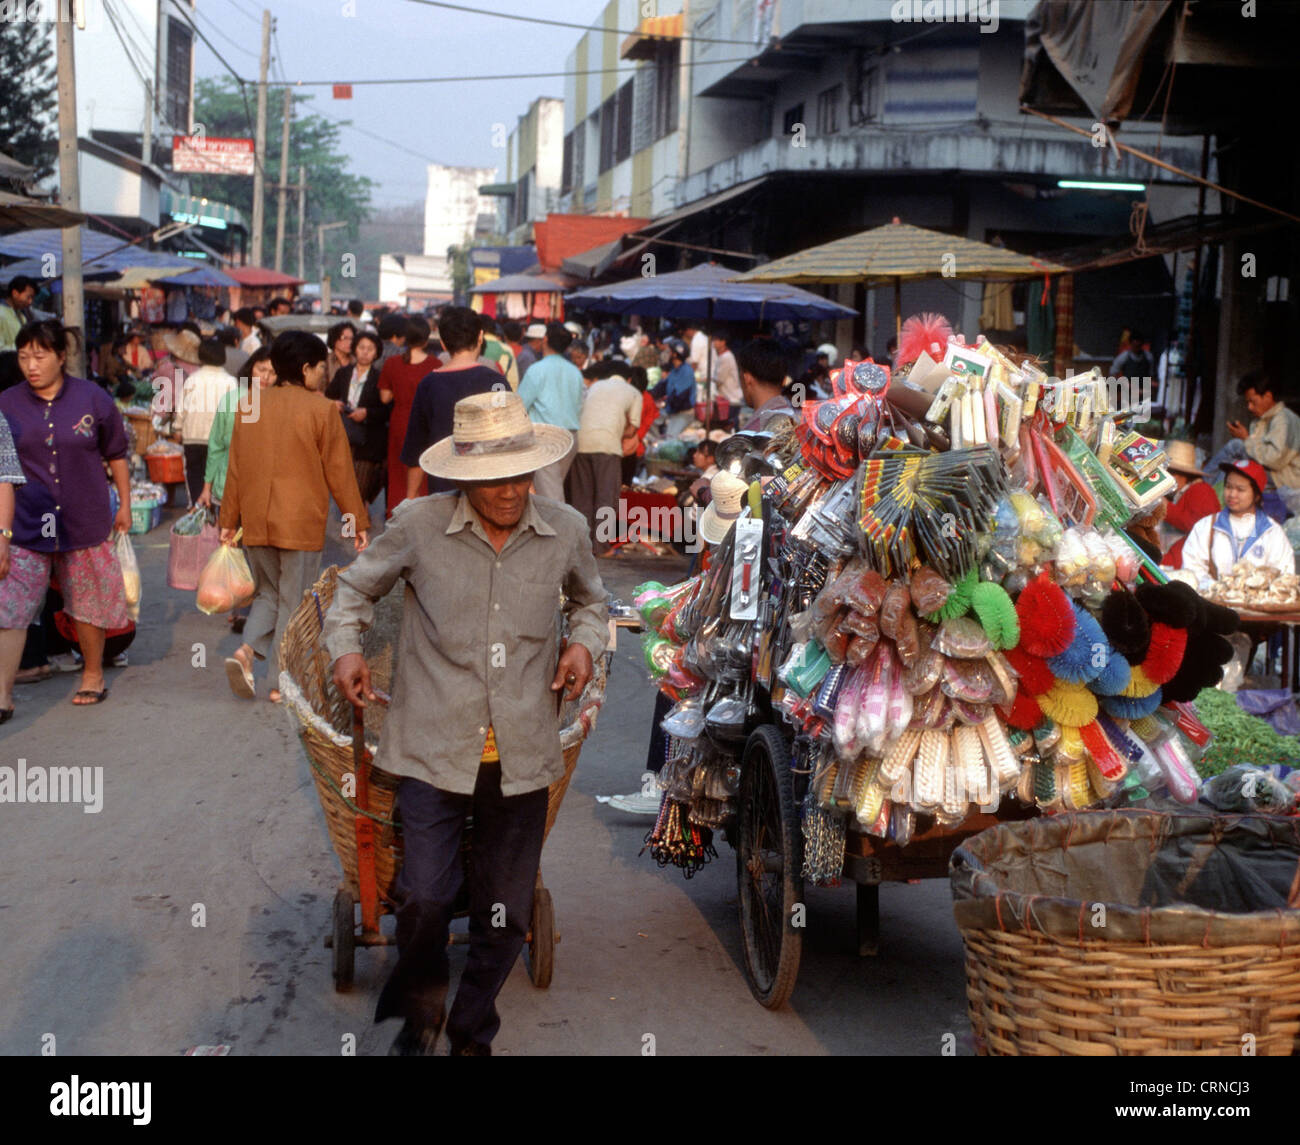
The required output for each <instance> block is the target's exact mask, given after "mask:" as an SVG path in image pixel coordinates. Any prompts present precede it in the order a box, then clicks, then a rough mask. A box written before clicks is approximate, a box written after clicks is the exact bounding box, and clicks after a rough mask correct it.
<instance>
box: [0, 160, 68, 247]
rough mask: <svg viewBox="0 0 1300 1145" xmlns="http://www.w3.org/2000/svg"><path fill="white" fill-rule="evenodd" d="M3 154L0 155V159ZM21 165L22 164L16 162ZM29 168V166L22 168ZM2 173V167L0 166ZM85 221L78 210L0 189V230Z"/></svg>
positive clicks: (63, 225)
mask: <svg viewBox="0 0 1300 1145" xmlns="http://www.w3.org/2000/svg"><path fill="white" fill-rule="evenodd" d="M3 159H5V156H2V155H0V160H3ZM16 166H19V167H21V166H22V164H21V163H19V164H16ZM24 170H29V168H24ZM0 175H3V167H0ZM85 221H86V216H85V215H83V214H82V213H81V212H80V211H69V210H68V209H67V208H66V207H59V206H55V205H54V204H53V203H44V202H42V201H41V200H40V199H29V198H28V197H27V196H26V195H13V194H10V193H9V192H8V191H0V231H23V230H31V229H33V228H35V229H41V228H46V227H65V226H66V227H71V226H79V225H80V224H81V223H84V222H85Z"/></svg>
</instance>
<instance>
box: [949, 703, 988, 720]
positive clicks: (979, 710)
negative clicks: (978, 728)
mask: <svg viewBox="0 0 1300 1145" xmlns="http://www.w3.org/2000/svg"><path fill="white" fill-rule="evenodd" d="M949 702H950V703H951V704H952V713H953V715H954V716H955V717H956V719H957V722H958V723H962V724H969V725H971V726H974V725H976V724H982V723H983V722H984V721H985V720H986V719H987V718H988V715H989V712H991V711H992V710H993V708H992V707H991V706H990V705H989V704H980V703H972V702H971V701H969V700H949Z"/></svg>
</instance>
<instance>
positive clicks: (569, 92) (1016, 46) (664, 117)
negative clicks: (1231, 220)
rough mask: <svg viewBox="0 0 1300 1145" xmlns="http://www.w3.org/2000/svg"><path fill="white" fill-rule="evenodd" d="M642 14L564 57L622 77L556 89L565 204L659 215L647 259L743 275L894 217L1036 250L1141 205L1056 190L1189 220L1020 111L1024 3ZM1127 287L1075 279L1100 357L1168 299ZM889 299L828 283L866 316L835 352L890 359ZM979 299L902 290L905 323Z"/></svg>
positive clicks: (721, 3) (938, 284) (723, 4)
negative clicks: (1130, 187) (1101, 187)
mask: <svg viewBox="0 0 1300 1145" xmlns="http://www.w3.org/2000/svg"><path fill="white" fill-rule="evenodd" d="M640 7H641V6H640V5H639V4H638V3H636V2H635V0H610V2H609V4H608V5H607V6H606V8H605V10H604V12H603V13H602V15H601V16H600V17H599V18H598V19H597V20H596V21H594V23H595V24H597V25H598V26H603V28H604V29H605V30H600V29H599V27H598V28H597V29H594V30H592V31H590V32H587V33H585V34H584V35H583V36H582V38H581V39H580V40H579V41H578V44H577V46H576V47H575V49H574V51H573V52H572V53H571V54H570V55H569V57H568V70H570V71H571V72H575V73H581V72H583V71H587V70H591V69H613V70H610V71H604V72H602V74H598V75H586V76H584V75H581V74H575V75H573V76H572V77H571V78H570V79H569V80H568V81H567V82H566V91H565V132H566V135H565V159H564V176H563V188H564V194H563V196H562V198H561V210H565V211H572V212H585V213H607V212H608V213H613V212H618V211H627V212H629V213H631V214H636V215H642V214H643V215H647V216H650V217H652V219H653V222H652V223H651V224H650V225H649V226H647V227H645V228H644V232H645V233H655V234H658V235H660V236H662V237H665V238H671V240H672V242H673V243H676V244H683V245H678V246H672V247H663V246H660V247H658V248H656V249H657V253H658V257H659V259H660V265H664V264H665V263H667V264H668V265H671V266H676V265H679V264H681V265H689V264H691V263H694V262H697V261H699V260H700V258H701V257H704V254H703V253H702V252H699V251H691V250H690V249H689V246H695V247H700V248H707V249H708V250H709V251H712V252H715V253H713V255H712V257H716V258H719V259H720V260H721V261H724V262H728V263H729V264H731V265H734V266H736V267H737V268H739V269H747V268H749V267H750V266H753V265H754V264H755V263H756V262H757V261H766V260H768V259H770V258H775V257H779V256H781V255H785V254H789V253H791V252H792V251H795V250H799V249H802V248H804V247H808V246H813V245H816V244H817V243H821V242H827V241H830V240H831V239H835V238H839V237H841V236H843V235H845V234H850V233H853V232H854V231H857V230H862V229H865V228H867V227H871V226H876V225H881V224H884V223H887V222H889V220H890V219H891V218H892V217H895V216H899V217H901V218H902V219H903V221H905V222H909V223H914V224H917V225H919V226H925V227H931V228H934V229H937V230H943V231H947V232H949V233H953V234H960V235H964V236H966V237H969V238H973V239H978V240H981V241H993V240H998V241H1002V242H1004V243H1005V244H1006V245H1007V246H1009V247H1011V248H1012V249H1015V250H1021V251H1025V252H1030V253H1032V252H1036V251H1047V250H1050V249H1051V248H1052V247H1059V246H1063V245H1077V244H1079V243H1081V242H1084V241H1086V240H1090V239H1092V238H1095V237H1100V236H1113V235H1117V234H1123V233H1126V232H1127V231H1128V228H1129V225H1130V217H1131V214H1132V211H1133V205H1134V202H1135V201H1136V200H1138V199H1140V198H1142V196H1141V195H1140V194H1136V195H1135V194H1132V193H1124V192H1108V191H1096V190H1087V189H1079V190H1071V189H1067V188H1062V187H1060V186H1059V185H1058V184H1059V182H1060V181H1061V180H1077V181H1098V180H1100V181H1105V182H1113V181H1125V182H1137V183H1142V184H1145V185H1147V187H1148V198H1149V202H1150V216H1151V220H1152V221H1153V222H1154V221H1157V220H1158V219H1168V218H1170V217H1173V216H1177V215H1185V214H1189V213H1191V212H1193V211H1194V210H1195V199H1196V196H1195V191H1194V190H1193V189H1192V188H1191V186H1190V185H1189V184H1187V183H1185V182H1182V181H1179V180H1176V179H1174V178H1172V177H1161V178H1159V179H1157V178H1154V177H1153V176H1156V175H1159V174H1160V173H1159V172H1157V171H1155V170H1154V169H1153V168H1151V167H1149V166H1148V165H1146V164H1143V163H1140V162H1139V161H1137V160H1135V159H1133V158H1130V157H1127V156H1123V157H1118V156H1116V155H1114V154H1112V153H1111V151H1110V150H1109V149H1104V148H1100V147H1097V146H1094V145H1093V141H1092V140H1091V139H1087V138H1081V137H1078V136H1075V135H1073V134H1071V133H1068V132H1066V131H1064V130H1063V129H1061V128H1060V127H1057V126H1054V125H1052V124H1049V123H1047V122H1045V121H1043V120H1040V119H1037V118H1033V117H1030V116H1027V115H1022V114H1021V113H1020V111H1019V106H1018V91H1019V79H1020V69H1021V63H1022V57H1023V54H1024V34H1023V32H1024V21H1025V19H1026V17H1027V16H1028V15H1029V13H1030V12H1031V11H1032V9H1033V8H1034V0H1000V2H999V3H998V4H997V5H989V4H984V5H982V6H981V5H980V4H970V5H967V4H964V3H947V4H943V5H933V4H931V5H924V4H914V3H902V4H900V3H898V2H897V0H691V3H690V4H689V6H688V13H687V15H686V17H685V18H683V17H682V16H681V15H677V16H668V15H663V16H659V17H657V18H655V19H650V20H641V19H639V16H640ZM945 14H946V15H948V16H950V17H953V18H951V19H947V20H936V19H934V18H933V17H934V16H935V15H945ZM958 16H961V17H964V18H960V19H959V18H956V17H958ZM629 28H631V29H636V34H635V35H620V34H619V32H618V31H617V30H618V29H629ZM1081 125H1082V126H1084V127H1085V128H1090V126H1091V125H1090V124H1081ZM1124 138H1125V140H1126V141H1127V142H1129V143H1131V144H1133V145H1134V146H1138V147H1143V146H1144V144H1145V145H1146V147H1145V148H1144V149H1152V148H1154V146H1155V143H1156V138H1157V125H1153V124H1138V123H1126V125H1125V127H1124ZM1200 143H1201V140H1200V139H1199V138H1187V137H1169V136H1166V137H1165V138H1164V140H1163V145H1162V148H1161V156H1162V158H1164V159H1165V160H1166V161H1169V162H1172V163H1174V164H1175V165H1177V166H1180V167H1183V168H1186V169H1198V168H1199V167H1200V161H1201V155H1200V152H1201V147H1200ZM1208 173H1209V177H1210V178H1213V177H1214V174H1215V170H1214V165H1213V163H1211V165H1210V168H1209V172H1208ZM686 244H689V245H686ZM727 251H731V252H736V254H737V257H729V256H728V255H727V254H726V253H718V252H727ZM741 254H749V255H751V257H749V258H743V257H739V255H741ZM1125 273H1128V274H1129V281H1130V289H1129V290H1128V293H1129V294H1131V295H1132V297H1130V298H1123V297H1120V296H1119V293H1118V292H1117V290H1116V286H1115V282H1114V281H1109V280H1106V279H1105V277H1104V276H1103V277H1101V278H1098V279H1097V280H1096V281H1094V282H1089V281H1082V280H1081V281H1080V282H1078V283H1076V304H1077V306H1078V307H1079V309H1080V310H1081V318H1082V320H1081V321H1080V322H1079V323H1078V324H1077V327H1076V328H1077V330H1078V334H1079V339H1078V340H1079V341H1080V343H1081V344H1082V345H1084V346H1085V348H1088V342H1089V339H1092V340H1093V342H1094V348H1095V349H1096V350H1097V351H1098V352H1099V353H1101V352H1109V351H1111V350H1113V348H1114V347H1113V343H1114V339H1116V338H1117V337H1118V336H1119V333H1120V331H1121V330H1122V328H1123V327H1124V326H1125V325H1127V324H1142V325H1145V326H1146V327H1147V328H1151V327H1158V326H1160V325H1161V323H1162V321H1163V320H1162V319H1160V318H1159V317H1158V315H1157V313H1156V312H1157V311H1158V310H1161V308H1163V310H1168V309H1169V298H1168V297H1167V296H1166V297H1162V298H1161V299H1160V300H1159V301H1157V302H1154V303H1153V302H1152V299H1151V298H1150V297H1146V296H1151V295H1161V294H1162V292H1163V294H1164V295H1167V294H1168V286H1169V284H1168V274H1167V272H1165V274H1164V280H1163V281H1162V282H1156V281H1154V278H1152V277H1151V272H1150V270H1149V268H1148V271H1147V272H1144V273H1147V274H1148V277H1147V278H1142V277H1141V275H1138V276H1137V277H1134V275H1133V274H1132V272H1131V268H1121V269H1120V270H1119V271H1117V272H1116V275H1118V276H1119V277H1120V278H1122V277H1123V275H1124V274H1125ZM1155 277H1156V278H1158V277H1159V276H1158V275H1156V276H1155ZM1017 290H1018V294H1017V301H1018V305H1017V307H1016V313H1017V318H1018V320H1019V321H1021V322H1023V317H1024V295H1025V290H1026V288H1025V287H1024V286H1021V287H1019V288H1017ZM876 294H881V298H880V299H879V300H877V299H876V298H875V297H874V295H876ZM885 294H886V292H878V291H871V292H868V291H864V290H862V289H861V288H860V287H851V286H849V287H841V288H838V295H837V297H838V299H839V300H840V301H842V302H844V303H846V304H847V305H850V306H853V307H855V308H856V309H858V310H859V311H860V312H863V314H864V317H863V318H862V319H860V320H859V321H858V322H857V323H846V324H843V326H842V328H841V329H840V330H838V331H836V340H837V341H842V342H843V343H844V348H846V349H847V347H848V345H849V343H850V342H858V343H863V344H865V345H867V346H868V348H876V347H879V348H883V346H884V342H885V340H886V339H887V337H888V335H889V334H890V333H892V324H893V316H892V311H893V304H892V292H888V294H889V296H888V298H886V297H885ZM877 301H879V303H880V304H879V305H877ZM980 304H981V297H980V291H979V288H978V286H977V285H975V284H965V285H962V284H958V283H955V282H952V281H935V282H932V283H931V282H927V283H917V284H908V285H907V286H905V288H904V291H903V307H904V312H905V313H911V312H914V311H917V310H922V309H935V310H941V311H943V312H945V313H947V314H948V316H949V317H950V318H951V319H952V320H953V322H954V324H955V325H956V326H957V328H959V329H965V330H970V331H974V330H977V329H978V328H979V311H980Z"/></svg>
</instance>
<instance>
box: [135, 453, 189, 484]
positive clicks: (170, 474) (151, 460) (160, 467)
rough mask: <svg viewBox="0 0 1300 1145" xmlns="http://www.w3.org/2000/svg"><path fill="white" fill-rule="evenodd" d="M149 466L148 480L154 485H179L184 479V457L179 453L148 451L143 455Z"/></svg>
mask: <svg viewBox="0 0 1300 1145" xmlns="http://www.w3.org/2000/svg"><path fill="white" fill-rule="evenodd" d="M144 463H145V465H147V466H148V467H149V480H150V481H152V482H153V483H154V484H155V485H181V484H183V483H184V481H185V458H184V456H183V455H182V454H179V453H149V454H146V455H145V459H144Z"/></svg>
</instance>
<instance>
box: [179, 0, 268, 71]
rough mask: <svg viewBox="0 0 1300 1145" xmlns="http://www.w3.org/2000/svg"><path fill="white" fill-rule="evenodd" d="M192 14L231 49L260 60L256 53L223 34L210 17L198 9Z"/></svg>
mask: <svg viewBox="0 0 1300 1145" xmlns="http://www.w3.org/2000/svg"><path fill="white" fill-rule="evenodd" d="M194 14H195V15H196V16H198V17H199V18H200V19H201V20H203V22H204V23H205V24H207V25H208V27H210V28H211V29H212V30H213V31H214V32H215V33H216V34H217V35H218V36H220V37H221V38H222V39H223V40H225V41H226V43H228V44H229V45H230V46H231V47H233V48H234V49H235V51H237V52H243V53H244V55H246V56H251V57H252V58H253V59H255V60H256V59H259V58H260V57H259V55H258V53H257V52H254V51H250V50H249V49H248V48H246V47H244V45H243V44H241V43H240V42H239V41H238V40H236V39H234V38H233V37H232V36H229V35H227V34H226V33H225V32H223V31H222V30H221V28H220V27H219V26H218V25H217V22H216V21H215V20H214V19H213V18H212V17H211V16H208V15H206V14H205V13H204V12H202V11H201V10H200V9H198V8H195V9H194Z"/></svg>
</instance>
